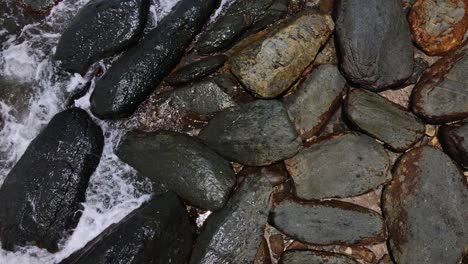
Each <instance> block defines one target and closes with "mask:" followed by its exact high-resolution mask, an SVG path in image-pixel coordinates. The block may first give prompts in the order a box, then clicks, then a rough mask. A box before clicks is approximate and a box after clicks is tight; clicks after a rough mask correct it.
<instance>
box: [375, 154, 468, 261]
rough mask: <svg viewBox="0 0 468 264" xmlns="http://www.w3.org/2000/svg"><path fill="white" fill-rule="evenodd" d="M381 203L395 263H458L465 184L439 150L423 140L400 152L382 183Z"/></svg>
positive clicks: (465, 229) (464, 238) (463, 238)
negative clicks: (389, 179)
mask: <svg viewBox="0 0 468 264" xmlns="http://www.w3.org/2000/svg"><path fill="white" fill-rule="evenodd" d="M383 209H384V215H385V221H386V222H387V226H388V229H389V234H390V243H389V245H390V249H391V253H392V255H393V258H394V259H395V262H396V263H457V261H458V260H459V259H460V258H461V256H462V255H463V251H464V247H466V245H467V243H468V224H467V221H466V220H467V219H468V188H467V187H466V182H465V179H464V176H463V174H462V173H461V171H460V170H459V169H458V167H457V166H456V165H455V163H454V162H453V161H452V160H451V159H450V158H449V157H448V156H447V155H445V154H444V153H443V152H441V151H439V150H437V149H435V148H432V147H429V146H423V147H419V148H416V149H413V150H411V151H410V152H408V153H406V154H405V155H403V156H402V157H401V159H400V160H399V162H398V163H397V165H396V167H395V169H394V176H393V181H392V182H391V184H389V185H388V186H387V187H386V188H385V189H384V193H383ZM416 249H417V250H416Z"/></svg>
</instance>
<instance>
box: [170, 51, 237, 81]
mask: <svg viewBox="0 0 468 264" xmlns="http://www.w3.org/2000/svg"><path fill="white" fill-rule="evenodd" d="M227 58H228V57H227V56H225V55H216V56H211V57H207V58H203V59H201V60H198V61H195V62H193V63H191V64H188V65H185V66H183V67H181V68H180V69H178V70H176V71H175V72H173V73H172V74H171V75H169V77H167V78H166V79H165V81H166V82H167V83H169V84H170V85H181V84H185V83H188V82H191V81H196V80H199V79H202V78H203V77H206V76H208V75H210V74H212V73H214V72H216V70H217V69H219V68H221V67H222V66H223V65H224V63H225V62H226V60H227Z"/></svg>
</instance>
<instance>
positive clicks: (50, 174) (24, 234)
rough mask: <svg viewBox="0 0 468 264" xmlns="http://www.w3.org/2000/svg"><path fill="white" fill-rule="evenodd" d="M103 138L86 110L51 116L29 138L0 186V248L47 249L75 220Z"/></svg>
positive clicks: (52, 246)
mask: <svg viewBox="0 0 468 264" xmlns="http://www.w3.org/2000/svg"><path fill="white" fill-rule="evenodd" d="M103 145H104V138H103V135H102V130H101V128H100V127H99V126H97V125H96V124H95V123H94V122H93V121H92V119H91V118H90V117H89V116H88V114H87V113H86V112H85V111H84V110H82V109H79V108H72V109H69V110H66V111H63V112H61V113H59V114H57V115H55V116H54V117H53V118H52V120H51V121H50V122H49V124H48V125H47V127H46V128H45V129H44V130H43V131H42V132H41V133H40V134H39V135H38V136H37V137H36V138H35V139H34V140H33V141H32V142H31V144H30V145H29V147H28V148H27V149H26V151H25V153H24V154H23V156H22V157H21V158H20V160H19V161H18V163H17V164H16V165H15V167H13V169H12V170H11V171H10V173H9V174H8V176H7V177H6V179H5V181H4V182H3V185H2V186H1V189H0V201H1V203H0V238H1V241H2V247H3V248H4V249H6V250H14V248H15V246H26V245H30V244H34V245H36V246H38V247H40V248H46V249H47V250H49V251H51V252H55V251H57V250H58V243H59V241H60V240H61V239H63V238H64V237H65V236H66V235H68V234H69V233H70V232H71V231H72V229H73V228H75V227H76V225H77V224H78V220H79V218H80V216H81V209H82V207H81V203H83V202H84V201H85V192H86V188H87V186H88V181H89V178H90V176H91V174H93V172H94V170H95V169H96V167H97V165H98V164H99V160H100V158H101V153H102V148H103Z"/></svg>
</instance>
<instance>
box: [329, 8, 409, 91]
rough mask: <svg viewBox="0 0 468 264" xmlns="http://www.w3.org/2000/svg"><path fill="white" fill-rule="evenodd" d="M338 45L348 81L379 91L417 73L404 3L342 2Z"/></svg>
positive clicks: (341, 62) (337, 29)
mask: <svg viewBox="0 0 468 264" xmlns="http://www.w3.org/2000/svg"><path fill="white" fill-rule="evenodd" d="M336 11H337V12H336V13H337V20H336V41H337V43H338V45H337V48H338V50H339V54H340V65H341V68H342V71H343V73H344V75H345V76H346V77H347V79H348V80H349V81H350V82H352V83H354V84H356V85H359V86H362V87H364V88H367V89H370V90H373V91H379V90H384V89H388V88H390V87H395V86H398V85H400V84H402V83H403V82H404V81H406V79H408V78H409V77H410V76H411V74H412V73H413V46H412V44H411V34H410V31H409V26H408V22H407V21H406V18H405V14H404V12H403V8H402V6H401V1H400V0H373V1H367V0H342V1H338V4H337V8H336Z"/></svg>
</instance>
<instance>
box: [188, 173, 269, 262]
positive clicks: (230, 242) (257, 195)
mask: <svg viewBox="0 0 468 264" xmlns="http://www.w3.org/2000/svg"><path fill="white" fill-rule="evenodd" d="M271 190H272V188H271V185H270V184H269V183H268V180H267V179H266V177H264V176H263V175H261V174H253V175H249V176H247V177H246V179H245V180H244V182H243V183H242V184H241V186H240V187H239V189H238V190H237V192H236V193H235V194H234V195H233V197H232V198H231V199H230V200H229V201H228V203H227V204H226V206H225V207H224V208H223V209H222V210H220V211H219V212H216V213H214V214H212V215H210V217H209V218H208V219H207V221H206V222H205V224H204V226H203V229H202V231H201V234H200V236H199V237H198V239H197V241H196V243H195V246H194V248H193V252H192V257H191V259H190V264H200V263H204V264H212V263H252V260H253V259H254V257H255V254H256V253H257V249H258V247H259V245H260V243H261V241H262V239H263V234H264V229H265V225H266V223H267V219H268V211H269V208H270V199H269V197H270V193H271Z"/></svg>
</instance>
